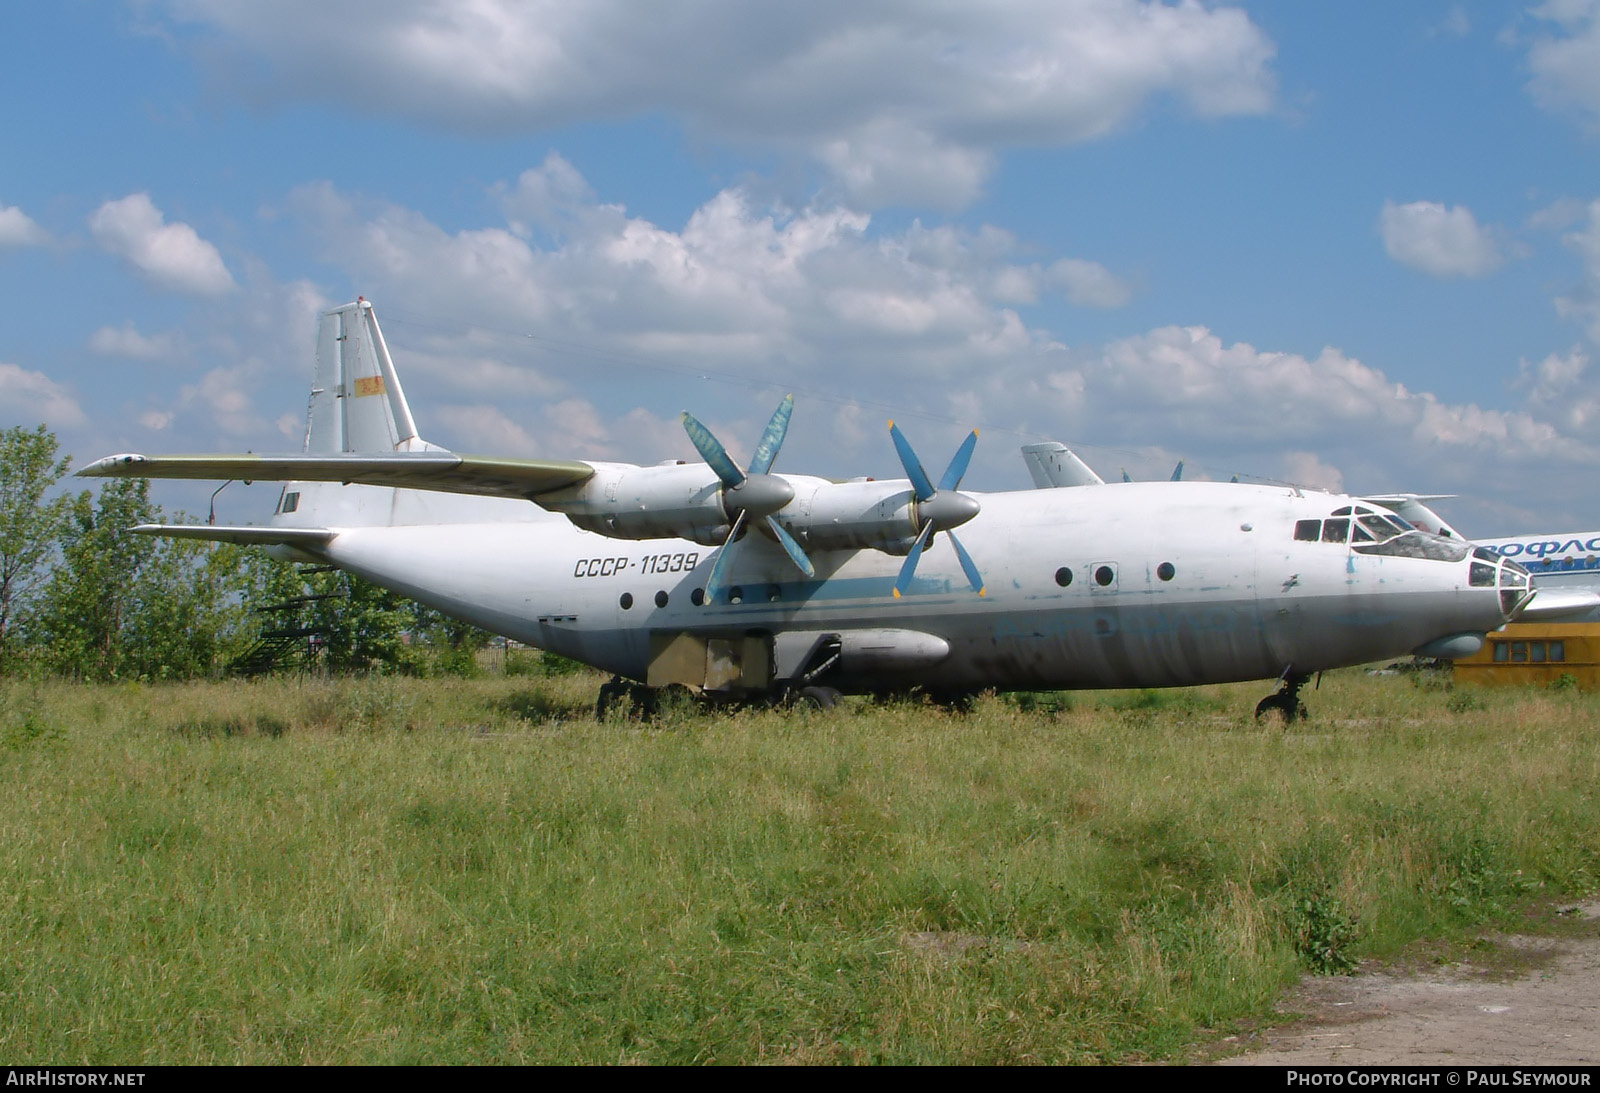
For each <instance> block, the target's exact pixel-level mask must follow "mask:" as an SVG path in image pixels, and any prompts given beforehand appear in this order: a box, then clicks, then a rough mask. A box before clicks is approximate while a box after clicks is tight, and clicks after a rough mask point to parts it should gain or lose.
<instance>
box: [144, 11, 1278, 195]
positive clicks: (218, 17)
mask: <svg viewBox="0 0 1600 1093" xmlns="http://www.w3.org/2000/svg"><path fill="white" fill-rule="evenodd" d="M166 6H167V8H168V10H170V11H171V12H172V13H173V14H174V16H175V17H176V18H178V19H180V20H182V21H186V22H190V23H195V24H199V25H200V26H201V27H202V28H205V29H206V30H208V31H209V32H210V33H209V34H202V35H200V36H198V37H199V39H200V41H201V43H202V46H201V48H202V49H204V50H206V51H207V52H208V53H209V56H210V60H211V63H212V69H213V71H214V72H215V73H216V74H217V77H218V78H219V79H220V80H223V81H226V82H232V83H235V84H241V83H244V82H248V81H252V80H253V81H255V82H254V84H253V86H249V87H243V88H241V89H242V90H243V92H244V93H246V94H248V95H251V96H253V97H260V98H277V99H298V98H316V99H332V100H335V101H338V102H340V103H341V104H344V105H346V106H354V107H356V108H360V109H365V110H368V111H371V112H374V113H379V114H386V115H400V116H403V117H407V118H412V119H420V120H424V121H427V122H431V123H433V124H436V125H441V126H445V127H448V128H450V129H452V130H460V129H463V128H465V129H468V130H478V131H496V132H530V131H537V130H544V129H549V128H552V127H557V126H562V125H567V124H571V123H574V122H578V121H592V120H606V119H611V118H617V117H626V116H631V115H640V114H657V113H666V114H670V115H673V116H676V117H679V118H683V119H684V120H686V121H687V123H688V124H689V125H690V126H691V127H693V128H694V129H695V130H697V131H698V132H700V133H703V134H707V135H710V136H712V137H714V138H717V139H729V140H736V141H743V142H753V143H758V144H763V145H767V146H776V147H779V148H786V149H793V150H796V151H800V152H803V153H805V154H809V155H812V156H815V157H817V158H818V159H820V160H821V161H822V162H823V163H824V164H826V165H827V166H828V167H829V168H831V169H832V170H833V171H834V172H835V175H836V177H837V179H838V181H839V184H840V185H841V187H842V188H843V192H844V194H845V195H846V196H847V197H848V198H849V199H850V200H851V201H852V202H854V203H856V204H858V205H859V204H862V203H866V204H877V203H880V202H889V201H914V202H926V203H930V204H937V205H941V206H948V205H957V204H961V203H963V202H965V201H968V200H970V199H971V198H972V197H973V196H975V195H976V193H977V192H978V188H979V186H980V185H981V183H982V180H983V178H984V177H985V176H986V175H987V173H988V171H989V170H990V168H991V166H992V162H993V160H992V153H993V151H994V150H995V149H998V148H1002V147H1009V146H1018V145H1060V144H1070V143H1075V142H1078V141H1083V140H1089V139H1093V138H1095V137H1099V136H1102V135H1104V134H1106V133H1108V132H1111V131H1113V130H1115V129H1117V128H1118V127H1120V126H1122V125H1125V124H1127V123H1128V121H1129V120H1130V119H1131V118H1133V117H1135V116H1136V115H1137V114H1138V113H1139V112H1140V111H1141V110H1143V109H1144V108H1146V107H1147V105H1148V104H1149V103H1150V102H1151V101H1152V100H1153V99H1160V98H1170V99H1174V100H1176V101H1178V102H1179V103H1181V104H1183V105H1184V106H1185V107H1186V108H1187V109H1188V110H1189V111H1191V112H1192V113H1194V114H1196V115H1199V116H1201V117H1222V116H1227V115H1238V114H1260V113H1264V112H1266V111H1268V110H1270V109H1271V108H1272V106H1273V100H1274V94H1275V89H1274V79H1273V76H1272V73H1271V69H1270V65H1271V61H1272V57H1273V54H1274V46H1273V44H1272V42H1271V41H1270V40H1269V39H1268V38H1267V36H1266V35H1265V34H1264V33H1263V32H1262V31H1261V30H1260V28H1258V27H1257V26H1256V25H1255V24H1253V23H1252V22H1251V21H1250V18H1249V16H1248V15H1247V14H1245V12H1243V11H1242V10H1240V9H1239V8H1237V7H1213V6H1211V5H1202V4H1201V3H1199V2H1197V0H1180V2H1178V3H1172V4H1168V3H1159V2H1153V0H1055V2H1052V3H1040V2H1039V0H991V2H990V3H986V4H982V5H959V4H926V3H910V2H907V0H857V2H855V3H851V4H833V3H822V4H809V5H807V4H793V5H786V6H782V7H775V6H773V5H751V4H749V3H747V2H745V0H700V2H699V3H696V4H694V5H690V6H685V5H672V4H638V3H628V2H625V0H594V2H592V3H586V4H562V3H556V2H554V0H546V2H542V3H541V2H531V3H530V2H522V0H468V2H463V0H409V2H400V0H396V2H392V3H385V4H373V3H370V2H369V0H343V2H328V0H271V2H268V0H168V3H167V5H166ZM321 25H327V26H359V27H360V28H361V29H360V32H359V33H343V34H306V33H304V32H303V28H305V27H307V26H321ZM188 37H189V38H190V40H193V39H194V38H195V37H196V36H192V35H191V36H188Z"/></svg>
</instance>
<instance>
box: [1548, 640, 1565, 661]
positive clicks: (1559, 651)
mask: <svg viewBox="0 0 1600 1093" xmlns="http://www.w3.org/2000/svg"><path fill="white" fill-rule="evenodd" d="M1550 659H1551V660H1566V659H1567V643H1566V642H1564V641H1552V642H1551V643H1550Z"/></svg>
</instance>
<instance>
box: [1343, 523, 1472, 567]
mask: <svg viewBox="0 0 1600 1093" xmlns="http://www.w3.org/2000/svg"><path fill="white" fill-rule="evenodd" d="M1351 549H1352V550H1354V551H1355V552H1356V553H1358V554H1378V555H1385V556H1388V557H1391V558H1425V559H1427V560H1428V561H1433V562H1459V561H1461V559H1463V558H1465V557H1466V556H1467V547H1466V545H1465V544H1464V543H1458V542H1454V541H1451V540H1447V539H1441V538H1439V537H1438V536H1437V535H1428V534H1427V533H1425V532H1421V531H1408V532H1406V533H1405V534H1404V535H1396V536H1394V537H1392V538H1390V539H1386V540H1384V541H1383V542H1381V543H1363V544H1361V545H1360V546H1356V547H1351ZM1469 579H1470V578H1469Z"/></svg>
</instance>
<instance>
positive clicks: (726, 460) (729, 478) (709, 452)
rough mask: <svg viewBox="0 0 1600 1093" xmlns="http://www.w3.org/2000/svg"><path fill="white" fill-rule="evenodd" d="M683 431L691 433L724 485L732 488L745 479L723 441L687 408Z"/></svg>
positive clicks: (701, 455) (695, 444)
mask: <svg viewBox="0 0 1600 1093" xmlns="http://www.w3.org/2000/svg"><path fill="white" fill-rule="evenodd" d="M769 429H770V427H769ZM683 431H684V432H686V433H688V434H689V439H690V440H691V441H692V442H693V443H694V447H695V451H697V452H699V453H700V458H702V459H704V460H705V461H706V463H707V464H709V465H710V467H711V469H712V470H713V471H715V472H716V475H717V477H718V478H719V479H721V480H722V484H723V485H724V486H727V487H729V488H730V489H731V488H733V487H734V486H737V485H738V484H739V483H741V482H743V481H744V472H743V471H741V470H740V469H739V465H738V464H737V463H735V462H734V461H733V460H732V458H730V457H729V455H728V450H727V449H726V448H724V447H723V446H722V442H721V441H719V440H718V439H717V438H716V437H714V436H712V435H711V430H710V429H707V428H706V427H705V426H704V425H702V424H700V422H699V420H698V419H696V418H695V416H694V415H693V414H691V413H689V411H687V410H685V411H684V412H683Z"/></svg>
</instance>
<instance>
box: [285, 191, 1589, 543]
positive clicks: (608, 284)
mask: <svg viewBox="0 0 1600 1093" xmlns="http://www.w3.org/2000/svg"><path fill="white" fill-rule="evenodd" d="M498 193H499V196H500V200H501V202H502V206H503V208H504V210H505V214H506V216H507V218H508V220H510V221H512V222H517V221H519V220H520V222H521V223H523V224H524V225H526V226H527V232H526V233H525V234H523V235H519V234H518V233H517V232H516V231H514V230H511V229H509V228H506V227H497V226H494V225H486V226H473V227H469V228H467V229H465V230H458V231H445V230H443V229H442V228H440V227H438V226H437V225H435V224H433V223H431V222H430V221H428V220H427V219H425V218H424V217H422V216H420V215H419V214H417V213H415V212H413V211H411V210H407V209H403V208H398V207H395V206H392V205H381V204H369V203H365V202H362V201H358V200H352V199H350V198H348V197H346V196H344V195H342V194H340V193H338V192H337V191H335V190H334V189H332V187H329V186H326V185H323V186H317V187H311V188H308V189H307V190H305V191H302V192H301V193H300V194H299V195H297V199H296V201H295V202H293V203H292V208H293V210H294V211H295V213H296V214H297V215H298V216H299V217H301V218H302V219H303V220H304V221H305V222H306V224H305V226H306V227H307V228H308V229H309V231H310V234H311V235H312V237H313V238H315V239H317V240H318V241H319V242H320V244H321V245H323V246H325V247H326V248H327V256H328V257H329V259H330V260H335V261H338V262H340V263H342V264H344V265H345V267H346V268H347V269H348V270H349V271H350V273H351V275H352V276H353V277H354V278H355V279H356V280H357V281H359V283H361V284H363V285H367V286H370V293H371V295H373V296H374V297H375V298H376V299H377V300H378V301H379V302H380V306H381V307H382V309H383V310H384V311H385V313H388V314H393V313H403V314H404V315H405V316H406V317H407V319H408V320H409V323H408V326H407V327H406V328H402V329H403V330H408V331H409V333H407V334H405V335H404V336H405V337H406V338H407V340H409V341H412V343H413V344H410V345H402V346H397V347H396V356H397V360H399V361H400V363H401V366H402V369H403V370H404V372H405V375H406V376H407V377H408V386H407V390H408V393H409V394H410V395H411V396H412V401H413V409H414V411H415V412H416V414H417V417H418V423H419V425H420V427H421V428H422V430H423V433H424V435H428V436H430V438H431V439H436V440H438V441H439V442H441V443H446V444H451V445H460V446H463V447H468V448H469V449H476V450H484V449H489V448H491V447H493V448H498V449H501V450H506V451H512V452H525V453H528V454H536V455H541V456H550V457H562V456H566V457H578V458H585V457H587V458H611V459H625V460H630V461H636V462H653V461H656V460H659V459H662V458H668V457H671V456H675V455H676V456H680V457H691V458H692V456H691V455H690V453H689V451H688V449H687V445H686V442H685V440H684V438H683V436H682V430H681V428H680V427H679V424H678V422H677V420H676V411H678V410H680V409H685V408H687V409H693V410H694V412H695V414H696V416H698V417H700V418H701V420H703V421H706V422H707V423H708V424H709V425H710V426H711V428H712V429H713V431H714V432H716V434H717V435H718V436H719V437H720V438H721V439H722V440H723V442H724V443H725V444H726V445H728V447H729V449H730V450H731V451H745V450H747V446H748V444H749V443H751V441H752V440H753V438H754V437H755V435H757V434H758V433H759V430H760V427H761V425H762V423H764V421H765V420H766V415H768V414H770V413H771V409H772V406H773V405H775V404H776V401H777V399H778V398H780V397H781V396H782V394H783V393H784V392H786V391H795V392H796V394H797V396H798V401H797V410H796V418H795V423H794V427H793V428H792V429H791V431H790V438H789V441H788V442H787V444H786V448H785V451H784V454H783V457H782V467H783V468H784V469H789V470H796V471H806V472H812V473H822V474H829V475H840V476H844V475H849V474H861V473H867V474H879V475H883V474H890V473H897V472H896V471H895V466H896V464H895V461H894V458H893V454H892V449H891V448H890V446H889V445H888V442H887V439H886V436H885V429H884V424H883V422H884V420H885V419H886V418H887V417H890V416H894V417H897V418H900V419H901V420H902V421H903V422H906V423H908V427H909V429H910V430H911V431H913V432H914V435H915V441H916V443H917V444H918V446H919V447H918V450H919V452H922V453H923V455H924V457H925V458H926V459H927V460H929V461H931V462H934V463H941V461H942V459H944V458H947V453H948V451H950V450H953V448H954V446H955V444H956V443H958V442H959V441H960V439H961V436H962V435H963V434H964V433H965V431H966V430H967V429H968V428H970V427H972V426H973V425H983V426H984V427H985V428H984V439H983V441H982V443H981V444H980V450H979V453H978V457H977V461H976V463H975V466H974V471H973V482H974V484H975V488H980V489H981V488H995V487H996V486H1000V487H1003V486H1005V485H1006V484H1007V483H1013V484H1014V483H1015V480H1016V479H1017V478H1018V477H1019V476H1020V475H1021V464H1020V461H1018V460H1017V459H1016V453H1015V448H1014V446H1013V441H1015V442H1017V443H1020V442H1023V441H1024V440H1028V439H1039V438H1041V437H1053V438H1056V439H1061V440H1064V441H1066V442H1068V443H1070V444H1083V445H1085V446H1086V449H1087V451H1086V458H1089V459H1090V461H1091V462H1104V463H1105V464H1106V465H1105V466H1103V467H1101V468H1100V469H1101V470H1102V471H1103V472H1106V473H1108V474H1109V475H1113V476H1114V475H1115V474H1116V468H1117V466H1118V465H1119V464H1123V463H1125V465H1127V466H1128V467H1129V469H1130V470H1132V471H1133V472H1134V473H1135V474H1136V475H1139V476H1141V477H1155V476H1159V477H1165V476H1166V475H1167V474H1168V473H1170V471H1171V468H1172V464H1173V462H1174V461H1175V460H1176V459H1177V458H1178V457H1179V456H1182V457H1184V458H1186V459H1188V461H1189V462H1188V469H1187V476H1188V477H1192V478H1199V477H1212V478H1219V479H1225V478H1227V477H1228V475H1229V474H1230V473H1233V472H1235V471H1239V472H1243V473H1246V474H1250V475H1255V476H1260V477H1266V478H1274V479H1282V480H1288V481H1297V482H1301V483H1305V484H1308V485H1321V486H1336V485H1339V484H1341V483H1342V484H1343V485H1344V486H1346V487H1348V488H1355V489H1361V490H1366V491H1380V490H1397V489H1412V490H1425V491H1429V492H1461V493H1464V494H1467V495H1469V496H1471V497H1481V496H1486V495H1496V494H1498V495H1499V496H1502V497H1511V498H1517V499H1518V500H1519V503H1521V502H1526V503H1527V505H1529V506H1533V507H1537V505H1544V506H1545V507H1547V508H1548V509H1549V510H1550V511H1558V510H1560V511H1565V509H1566V508H1567V507H1570V506H1571V505H1572V504H1574V503H1575V502H1574V501H1573V500H1572V495H1571V494H1570V492H1563V490H1562V488H1560V487H1559V486H1557V485H1555V484H1552V483H1548V482H1546V480H1545V478H1543V477H1541V476H1540V475H1535V474H1531V473H1530V472H1531V471H1532V470H1533V469H1535V468H1548V467H1550V466H1562V467H1570V468H1580V469H1583V468H1587V469H1589V471H1590V472H1592V470H1593V469H1595V468H1596V467H1597V466H1600V415H1596V416H1593V417H1591V416H1586V415H1577V414H1575V413H1574V412H1573V409H1574V407H1576V406H1577V405H1578V403H1579V401H1580V400H1579V399H1577V398H1575V397H1574V396H1573V392H1581V391H1582V388H1583V380H1584V378H1585V377H1586V376H1587V373H1583V372H1582V371H1581V369H1579V370H1577V371H1574V369H1575V368H1576V364H1575V363H1572V362H1569V363H1568V364H1567V365H1566V366H1565V367H1566V371H1562V368H1563V366H1562V365H1559V364H1557V363H1551V364H1550V365H1549V366H1548V367H1542V370H1538V375H1539V376H1540V377H1541V378H1540V379H1538V380H1534V379H1528V380H1527V381H1525V383H1524V386H1525V388H1527V391H1528V394H1527V402H1526V405H1525V406H1523V407H1521V408H1515V409H1500V408H1493V407H1489V408H1485V407H1480V406H1476V405H1471V404H1457V403H1451V402H1448V401H1446V400H1444V399H1442V398H1440V397H1439V396H1437V395H1435V394H1431V393H1427V392H1416V391H1412V390H1409V389H1408V388H1407V387H1405V386H1404V385H1403V384H1400V383H1397V382H1395V381H1393V380H1391V379H1389V378H1388V377H1386V376H1385V375H1384V374H1383V373H1381V372H1379V371H1378V370H1376V369H1374V368H1371V367H1369V366H1367V365H1365V364H1363V363H1362V362H1361V361H1359V360H1357V359H1355V358H1353V357H1350V356H1348V355H1346V354H1344V353H1342V352H1340V351H1339V350H1337V349H1334V348H1327V349H1324V350H1323V351H1322V352H1320V353H1317V354H1313V355H1302V354H1298V353H1291V352H1275V351H1271V350H1266V349H1258V348H1256V347H1255V346H1252V345H1249V344H1247V343H1243V342H1237V341H1233V342H1230V341H1225V340H1224V339H1223V338H1221V337H1220V336H1219V335H1218V334H1216V333H1214V332H1212V331H1211V330H1209V329H1206V328H1204V327H1160V328H1157V329H1154V330H1150V331H1148V332H1146V333H1143V334H1139V335H1136V336H1133V337H1125V338H1119V339H1116V340H1113V341H1111V342H1109V343H1107V344H1104V345H1100V346H1093V345H1084V346H1075V347H1068V346H1066V345H1063V344H1061V342H1060V341H1059V340H1058V339H1057V338H1056V337H1055V336H1053V335H1052V334H1051V333H1050V332H1049V331H1048V330H1045V329H1043V328H1041V327H1040V326H1039V325H1037V320H1034V319H1030V318H1029V317H1028V316H1029V312H1028V311H1027V310H1026V309H1027V308H1029V307H1040V308H1043V307H1044V306H1046V305H1047V304H1049V303H1050V302H1051V299H1052V296H1053V294H1057V293H1066V292H1069V291H1072V292H1076V293H1077V296H1078V300H1079V303H1080V304H1083V305H1085V306H1087V305H1092V304H1097V303H1098V304H1100V305H1103V306H1106V305H1112V304H1115V303H1117V302H1119V301H1120V300H1123V299H1125V298H1126V294H1127V287H1126V284H1125V283H1124V282H1123V281H1122V280H1121V279H1120V278H1118V277H1116V276H1115V275H1113V274H1111V273H1109V272H1108V271H1105V270H1104V268H1103V267H1101V266H1099V265H1097V264H1095V263H1093V262H1090V261H1087V260H1084V259H1062V260H1057V261H1046V262H1037V261H1031V260H1029V261H1025V260H1022V257H1023V255H1024V254H1025V253H1026V248H1024V247H1023V246H1021V245H1019V243H1018V241H1017V240H1015V239H1014V238H1012V237H1011V236H1010V235H1009V234H1008V233H1006V232H1004V231H1001V230H998V229H994V228H981V229H977V230H961V229H954V228H945V227H937V228H930V227H926V226H923V225H921V224H917V223H913V224H912V225H911V226H910V227H909V228H906V229H904V230H897V231H893V232H878V231H876V230H875V226H874V225H873V223H872V220H871V218H870V217H868V216H867V215H865V214H863V213H859V212H855V211H852V210H850V209H846V208H842V207H839V206H827V205H823V206H818V207H813V208H808V209H803V210H785V209H781V208H758V207H757V206H756V205H755V204H754V202H753V201H752V199H751V197H750V196H749V194H748V193H746V192H745V191H743V190H740V189H737V188H735V189H731V190H727V191H724V192H722V193H720V194H717V195H716V196H714V197H713V198H712V199H711V200H709V201H707V202H706V203H705V204H704V205H703V206H702V207H701V208H700V209H699V210H697V211H696V212H695V213H694V215H693V216H691V217H690V218H689V221H688V223H686V224H685V225H684V226H683V228H682V229H681V230H677V231H674V230H671V229H669V228H666V227H663V226H660V225H657V224H653V223H651V222H649V221H647V220H644V219H642V218H639V217H635V216H632V215H630V214H629V213H628V212H627V210H625V209H623V208H621V207H620V206H617V205H613V204H607V203H604V202H603V201H601V200H600V199H599V198H597V197H596V196H595V195H594V194H593V193H592V192H591V191H590V189H589V187H588V186H587V184H586V183H584V182H583V181H582V179H581V177H579V176H577V175H576V173H575V172H572V171H571V170H570V168H569V167H568V166H567V165H565V164H564V162H562V161H559V160H558V159H552V160H549V161H547V162H546V163H545V164H544V165H543V166H542V167H540V168H536V169H535V171H534V172H530V173H527V174H524V175H523V177H522V178H521V179H519V180H518V182H517V184H516V185H515V186H511V187H505V188H502V189H501V190H500V191H498ZM552 195H555V196H554V197H552ZM551 225H557V227H558V229H559V230H557V228H552V227H551ZM1579 234H1580V235H1581V236H1582V239H1583V240H1587V239H1588V238H1589V237H1588V235H1586V234H1583V233H1579ZM535 237H537V238H539V239H544V240H545V242H542V243H541V242H536V241H535ZM1596 238H1600V233H1596ZM1569 241H1570V242H1572V244H1573V245H1574V246H1575V247H1577V246H1580V242H1579V240H1578V239H1577V238H1574V239H1573V240H1569ZM1585 245H1586V244H1585ZM1029 257H1030V258H1031V255H1030V256H1029ZM432 324H437V325H438V326H439V327H441V328H442V327H446V326H447V327H448V329H449V331H450V332H449V333H448V334H445V333H436V332H431V331H429V327H430V325H432ZM418 330H421V331H423V332H424V333H422V334H420V335H419V334H417V333H416V332H417V331H418ZM390 342H391V345H396V342H397V337H396V335H395V334H394V333H393V332H391V334H390ZM418 342H420V345H418V344H417V343H418ZM419 352H420V356H419V355H418V353H419ZM413 359H416V360H417V361H418V364H417V366H416V367H410V366H408V365H407V364H406V362H407V361H411V360H413ZM1563 376H1565V377H1567V379H1566V380H1565V382H1567V384H1568V386H1567V388H1566V394H1564V395H1557V394H1556V393H1555V388H1554V386H1553V385H1554V384H1556V383H1557V381H1560V380H1561V379H1562V377H1563ZM411 378H415V380H416V382H415V383H411V382H409V380H410V379H411ZM1509 378H1514V377H1509V376H1508V379H1509ZM422 391H425V392H426V394H424V395H423V396H422V397H420V398H419V392H422ZM919 414H920V415H921V420H918V418H919ZM929 419H933V420H932V422H931V423H930V420H929ZM429 421H434V422H436V425H435V426H433V427H430V425H429ZM1008 433H1009V435H1008ZM1130 443H1133V444H1140V443H1143V444H1147V445H1150V447H1148V448H1147V449H1144V450H1143V454H1142V455H1138V457H1137V458H1136V459H1129V458H1127V457H1125V456H1117V455H1112V456H1110V457H1108V458H1106V459H1104V460H1101V459H1096V458H1095V457H1094V455H1093V453H1094V451H1096V450H1097V449H1096V447H1095V446H1096V445H1099V446H1105V447H1112V448H1114V449H1116V451H1118V452H1126V451H1127V449H1128V446H1129V444H1130ZM1147 464H1148V465H1147ZM980 483H981V484H980ZM1497 522H1498V521H1497Z"/></svg>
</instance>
